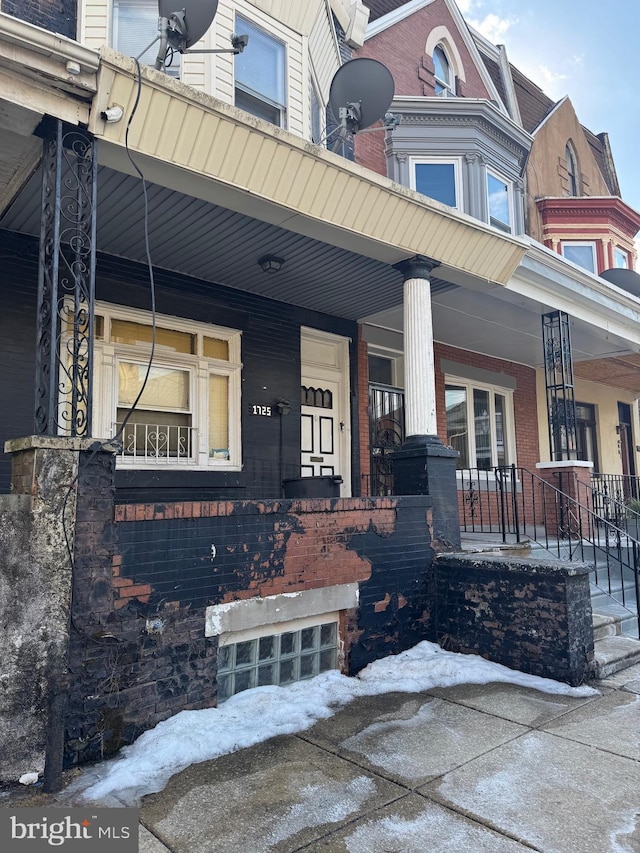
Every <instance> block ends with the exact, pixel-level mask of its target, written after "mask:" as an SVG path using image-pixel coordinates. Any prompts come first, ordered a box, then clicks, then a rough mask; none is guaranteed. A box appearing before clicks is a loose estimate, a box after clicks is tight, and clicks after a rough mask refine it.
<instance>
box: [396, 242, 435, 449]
mask: <svg viewBox="0 0 640 853" xmlns="http://www.w3.org/2000/svg"><path fill="white" fill-rule="evenodd" d="M437 266H439V264H438V262H437V261H432V260H431V259H430V258H425V257H422V256H421V255H417V256H416V257H414V258H411V259H410V260H408V261H405V262H403V263H402V264H398V265H397V269H399V270H400V272H401V273H402V274H403V275H404V277H405V279H404V376H405V389H404V393H405V433H406V435H407V436H410V435H437V433H438V422H437V419H436V386H435V371H434V357H433V319H432V316H431V280H430V274H431V271H432V270H433V269H434V268H435V267H437Z"/></svg>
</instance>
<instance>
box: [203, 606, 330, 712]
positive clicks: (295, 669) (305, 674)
mask: <svg viewBox="0 0 640 853" xmlns="http://www.w3.org/2000/svg"><path fill="white" fill-rule="evenodd" d="M337 668H338V613H326V614H323V615H322V616H316V617H312V618H307V619H297V620H291V621H289V622H286V623H281V624H278V625H271V626H261V627H260V628H257V629H254V630H252V631H245V632H238V633H233V634H221V635H220V638H219V645H218V705H221V704H222V703H223V702H225V701H226V700H227V699H228V698H229V697H230V696H233V695H234V694H236V693H240V692H242V691H243V690H249V689H250V688H252V687H263V686H265V685H268V684H278V685H281V686H285V685H287V684H293V682H295V681H304V680H305V679H308V678H313V677H314V676H315V675H318V674H319V673H321V672H327V671H328V670H331V669H337Z"/></svg>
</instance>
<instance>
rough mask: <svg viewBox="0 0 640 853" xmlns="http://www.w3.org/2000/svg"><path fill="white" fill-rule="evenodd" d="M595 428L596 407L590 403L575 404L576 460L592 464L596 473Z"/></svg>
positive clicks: (597, 469)
mask: <svg viewBox="0 0 640 853" xmlns="http://www.w3.org/2000/svg"><path fill="white" fill-rule="evenodd" d="M596 428H597V421H596V407H595V406H594V405H593V404H592V403H576V448H577V451H578V456H577V458H578V459H584V460H586V461H588V462H593V470H594V471H595V472H598V471H599V470H600V469H599V467H598V439H597V435H596Z"/></svg>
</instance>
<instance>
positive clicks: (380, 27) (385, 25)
mask: <svg viewBox="0 0 640 853" xmlns="http://www.w3.org/2000/svg"><path fill="white" fill-rule="evenodd" d="M434 2H435V0H409V2H408V3H405V4H404V5H403V6H399V7H398V8H397V9H394V10H393V11H392V12H387V14H386V15H383V16H382V17H381V18H378V20H377V21H373V22H372V23H370V24H369V25H368V26H367V32H366V33H365V37H364V40H365V42H367V41H369V39H371V38H373V37H374V36H377V35H379V34H380V33H383V32H384V31H385V30H388V29H389V27H392V26H393V25H394V24H399V23H400V21H404V19H405V18H408V17H409V16H410V15H413V13H414V12H419V11H420V9H424V8H425V6H430V5H431V4H432V3H434Z"/></svg>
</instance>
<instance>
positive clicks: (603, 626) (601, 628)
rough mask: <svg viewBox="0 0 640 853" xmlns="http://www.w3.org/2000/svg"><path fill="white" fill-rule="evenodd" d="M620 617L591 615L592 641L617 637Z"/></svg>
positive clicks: (619, 631) (601, 614) (603, 614)
mask: <svg viewBox="0 0 640 853" xmlns="http://www.w3.org/2000/svg"><path fill="white" fill-rule="evenodd" d="M620 621H621V620H620V617H619V616H615V615H611V614H608V613H596V612H594V613H593V641H594V642H595V641H596V640H602V639H604V638H605V637H619V636H620V634H621V630H620Z"/></svg>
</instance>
